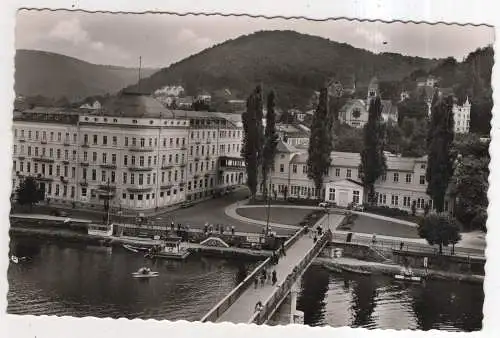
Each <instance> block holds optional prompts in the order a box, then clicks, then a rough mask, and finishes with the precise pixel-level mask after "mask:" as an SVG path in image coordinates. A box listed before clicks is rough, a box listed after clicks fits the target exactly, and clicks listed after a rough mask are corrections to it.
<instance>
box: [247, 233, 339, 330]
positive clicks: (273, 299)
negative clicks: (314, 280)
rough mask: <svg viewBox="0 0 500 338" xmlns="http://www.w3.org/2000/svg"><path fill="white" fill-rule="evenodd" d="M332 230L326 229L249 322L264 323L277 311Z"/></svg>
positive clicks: (327, 239)
mask: <svg viewBox="0 0 500 338" xmlns="http://www.w3.org/2000/svg"><path fill="white" fill-rule="evenodd" d="M331 238H332V232H331V231H326V232H325V233H324V234H323V236H321V237H320V239H319V240H318V241H317V242H316V243H315V244H314V246H313V247H312V248H311V249H310V250H309V251H308V252H307V254H306V256H305V257H304V259H303V260H302V261H301V262H300V263H299V265H298V266H296V267H295V268H294V269H293V272H292V273H291V274H289V275H288V276H287V277H286V279H285V280H284V281H283V283H281V284H280V285H279V287H278V289H277V290H276V291H275V292H274V293H273V294H272V295H271V296H270V297H269V298H268V299H267V300H266V302H265V303H264V304H263V309H262V310H261V311H259V312H255V313H254V315H253V316H252V318H251V319H250V320H249V321H248V323H249V324H252V323H254V324H258V325H261V324H264V323H265V322H266V321H267V320H268V319H269V318H270V317H271V316H272V315H273V313H274V312H275V311H276V308H277V307H278V306H279V305H280V304H281V303H282V302H283V300H284V299H285V297H286V296H287V295H288V293H289V292H290V290H291V288H292V286H293V284H295V282H296V281H297V279H298V278H299V277H300V276H301V275H302V274H303V273H304V270H305V269H306V268H307V267H308V266H309V265H310V264H311V262H312V261H313V259H314V258H315V257H316V256H317V255H318V254H319V253H320V252H321V250H323V247H324V246H325V245H326V244H327V243H328V242H329V241H330V240H331Z"/></svg>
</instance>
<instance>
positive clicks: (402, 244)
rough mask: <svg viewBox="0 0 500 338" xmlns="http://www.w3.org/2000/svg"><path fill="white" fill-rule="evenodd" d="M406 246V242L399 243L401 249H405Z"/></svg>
mask: <svg viewBox="0 0 500 338" xmlns="http://www.w3.org/2000/svg"><path fill="white" fill-rule="evenodd" d="M404 246H405V243H404V242H401V243H399V251H403V247H404Z"/></svg>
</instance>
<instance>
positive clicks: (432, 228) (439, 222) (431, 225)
mask: <svg viewBox="0 0 500 338" xmlns="http://www.w3.org/2000/svg"><path fill="white" fill-rule="evenodd" d="M418 235H419V236H420V237H421V238H424V239H425V240H427V243H429V244H430V245H439V254H442V253H443V246H448V245H449V244H453V246H455V244H456V243H458V242H459V241H460V240H461V239H462V236H461V235H460V231H459V228H458V226H457V225H456V224H455V222H454V221H453V220H452V219H451V218H448V217H446V216H443V215H438V214H436V213H430V214H429V215H427V216H425V217H424V218H422V219H421V220H420V222H419V225H418Z"/></svg>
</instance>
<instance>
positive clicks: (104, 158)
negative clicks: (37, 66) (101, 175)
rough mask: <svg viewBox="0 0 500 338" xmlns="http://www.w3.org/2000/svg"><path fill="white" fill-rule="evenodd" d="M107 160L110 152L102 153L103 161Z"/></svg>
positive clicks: (104, 162)
mask: <svg viewBox="0 0 500 338" xmlns="http://www.w3.org/2000/svg"><path fill="white" fill-rule="evenodd" d="M107 160H108V154H106V153H102V163H103V164H106V162H107Z"/></svg>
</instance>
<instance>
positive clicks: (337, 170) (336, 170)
mask: <svg viewBox="0 0 500 338" xmlns="http://www.w3.org/2000/svg"><path fill="white" fill-rule="evenodd" d="M335 176H337V177H339V176H340V168H335Z"/></svg>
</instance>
